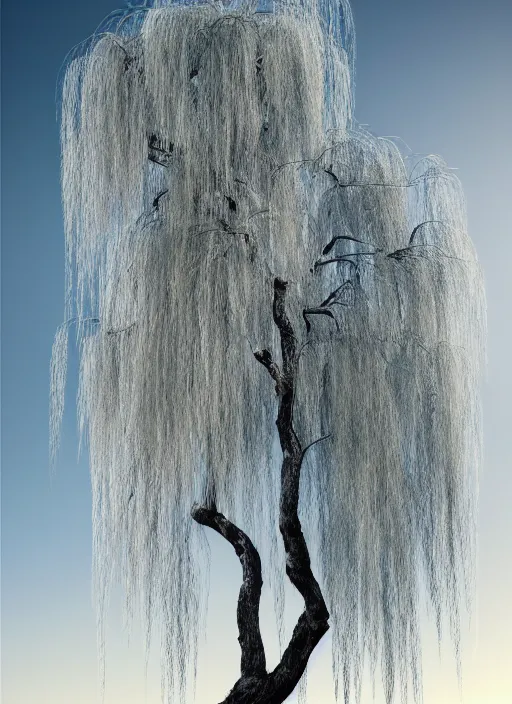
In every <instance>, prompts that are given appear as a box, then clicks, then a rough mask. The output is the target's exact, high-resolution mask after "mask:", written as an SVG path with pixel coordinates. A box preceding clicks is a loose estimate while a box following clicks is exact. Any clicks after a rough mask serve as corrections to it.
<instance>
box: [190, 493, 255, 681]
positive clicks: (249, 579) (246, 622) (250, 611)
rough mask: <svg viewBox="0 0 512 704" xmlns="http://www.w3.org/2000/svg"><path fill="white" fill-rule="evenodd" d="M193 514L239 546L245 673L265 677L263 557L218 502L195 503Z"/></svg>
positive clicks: (240, 639) (240, 624) (239, 619)
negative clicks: (217, 507)
mask: <svg viewBox="0 0 512 704" xmlns="http://www.w3.org/2000/svg"><path fill="white" fill-rule="evenodd" d="M191 515H192V518H193V519H194V520H195V521H197V523H200V524H201V525H203V526H208V527H209V528H212V529H213V530H214V531H216V532H217V533H219V534H220V535H222V537H223V538H225V539H226V540H227V541H228V542H229V543H230V544H231V545H232V546H233V548H234V549H235V552H236V554H237V556H238V558H239V560H240V564H241V565H242V572H243V582H242V586H241V587H240V593H239V596H238V607H237V612H236V616H237V624H238V632H239V637H238V642H239V643H240V649H241V651H242V657H241V666H240V670H241V675H242V678H246V677H254V676H257V677H261V676H264V675H266V673H267V670H266V662H265V649H264V647H263V641H262V639H261V632H260V623H259V608H260V597H261V587H262V585H263V579H262V576H261V560H260V556H259V554H258V551H257V550H256V548H255V547H254V545H253V544H252V542H251V540H250V538H249V537H248V536H247V535H246V534H245V533H244V532H243V531H242V530H240V528H238V527H237V526H236V525H235V524H234V523H231V521H229V520H228V519H227V518H226V517H225V516H224V515H223V514H222V513H219V512H218V511H217V509H216V508H215V506H212V507H207V506H200V505H199V504H194V505H193V507H192V511H191Z"/></svg>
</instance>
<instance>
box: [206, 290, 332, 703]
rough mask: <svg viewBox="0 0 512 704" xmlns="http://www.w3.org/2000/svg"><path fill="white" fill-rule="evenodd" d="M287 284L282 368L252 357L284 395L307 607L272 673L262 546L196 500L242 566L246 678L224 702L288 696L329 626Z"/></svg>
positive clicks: (290, 514)
mask: <svg viewBox="0 0 512 704" xmlns="http://www.w3.org/2000/svg"><path fill="white" fill-rule="evenodd" d="M286 288H287V284H286V282H284V281H281V280H280V279H275V280H274V302H273V318H274V323H275V325H276V327H277V328H278V330H279V334H280V338H281V360H282V362H281V367H280V366H279V365H278V364H277V363H276V362H275V361H274V360H273V358H272V354H271V353H270V352H269V350H262V351H258V352H255V354H254V356H255V357H256V359H257V360H258V362H260V364H262V365H263V366H264V367H265V368H266V369H267V371H268V372H269V374H270V376H271V377H272V379H273V380H274V381H275V383H276V394H277V396H278V400H279V408H278V414H277V420H276V425H277V430H278V433H279V442H280V444H281V450H282V452H283V462H282V466H281V495H280V505H279V529H280V531H281V535H282V538H283V542H284V547H285V551H286V574H287V575H288V577H289V579H290V581H291V583H292V584H293V585H294V586H295V588H296V589H297V590H298V591H299V592H300V594H301V595H302V597H303V599H304V611H303V613H302V614H301V616H300V617H299V619H298V621H297V625H296V626H295V629H294V631H293V634H292V637H291V639H290V642H289V644H288V647H287V648H286V650H285V651H284V653H283V656H282V658H281V662H280V663H279V664H278V665H277V667H276V668H275V669H274V670H273V671H272V672H270V673H267V671H266V667H265V651H264V647H263V642H262V640H261V633H260V626H259V603H260V596H261V587H262V583H263V582H262V575H261V562H260V557H259V554H258V551H257V550H256V548H255V547H254V545H253V544H252V542H251V541H250V539H249V538H248V536H247V535H246V534H245V533H244V532H243V531H241V530H240V529H239V528H237V526H235V525H234V524H233V523H231V522H230V521H229V520H228V519H227V518H226V517H225V516H223V515H222V514H221V513H219V512H218V511H217V509H216V507H215V505H214V504H213V503H212V505H210V506H198V505H194V507H193V509H192V517H193V518H194V519H195V520H196V521H197V522H198V523H200V524H202V525H205V526H208V527H210V528H212V529H213V530H216V531H217V532H218V533H220V535H222V536H223V537H224V538H225V539H226V540H227V541H228V542H229V543H231V545H232V546H233V547H234V549H235V552H236V554H237V555H238V557H239V559H240V562H241V565H242V570H243V582H242V586H241V588H240V594H239V597H238V608H237V622H238V631H239V637H238V641H239V643H240V648H241V667H240V672H241V676H240V679H239V680H238V681H237V682H236V683H235V685H234V687H233V688H232V689H231V691H230V692H229V694H228V696H227V697H226V698H225V699H224V701H223V702H222V704H281V702H284V701H285V699H286V698H287V697H288V696H289V695H290V694H291V693H292V692H293V690H294V689H295V687H296V685H297V684H298V682H299V680H300V678H301V676H302V674H303V673H304V670H305V669H306V666H307V663H308V660H309V657H310V655H311V653H312V652H313V650H314V649H315V647H316V645H317V644H318V643H319V641H320V639H321V638H322V636H323V635H324V634H325V633H326V632H327V631H328V630H329V624H328V620H329V612H328V610H327V606H326V604H325V601H324V598H323V596H322V592H321V590H320V586H319V584H318V582H317V581H316V579H315V577H314V575H313V572H312V570H311V561H310V558H309V552H308V547H307V545H306V540H305V538H304V534H303V533H302V527H301V524H300V520H299V515H298V507H299V484H300V471H301V467H302V460H303V458H304V455H305V452H306V451H307V449H308V447H306V448H303V447H302V445H301V443H300V440H299V438H298V437H297V435H296V433H295V430H294V427H293V399H294V393H295V376H296V371H297V344H296V337H295V335H294V332H293V328H292V325H291V323H290V320H289V318H288V316H287V313H286ZM322 439H323V438H320V440H322Z"/></svg>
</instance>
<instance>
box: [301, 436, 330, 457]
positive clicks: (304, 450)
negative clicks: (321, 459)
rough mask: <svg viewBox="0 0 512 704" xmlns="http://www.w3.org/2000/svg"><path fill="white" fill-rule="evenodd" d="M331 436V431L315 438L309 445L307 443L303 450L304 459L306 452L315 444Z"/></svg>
mask: <svg viewBox="0 0 512 704" xmlns="http://www.w3.org/2000/svg"><path fill="white" fill-rule="evenodd" d="M330 437H331V433H328V434H327V435H322V437H321V438H317V439H316V440H313V442H310V443H309V445H306V447H305V448H304V449H303V450H302V459H304V457H305V455H306V452H307V451H308V450H309V449H310V448H312V447H313V446H314V445H317V444H318V443H319V442H322V440H327V438H330Z"/></svg>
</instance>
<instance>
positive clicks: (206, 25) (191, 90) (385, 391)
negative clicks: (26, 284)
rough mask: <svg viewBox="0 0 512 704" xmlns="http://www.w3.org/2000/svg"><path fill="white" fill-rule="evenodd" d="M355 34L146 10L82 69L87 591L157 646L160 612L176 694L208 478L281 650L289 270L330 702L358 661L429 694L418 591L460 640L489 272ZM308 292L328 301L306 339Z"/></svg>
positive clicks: (76, 296) (72, 160) (100, 39)
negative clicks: (279, 426) (404, 130)
mask: <svg viewBox="0 0 512 704" xmlns="http://www.w3.org/2000/svg"><path fill="white" fill-rule="evenodd" d="M265 10H272V11H265ZM353 49H354V37H353V27H352V20H351V15H350V9H349V7H348V6H347V5H346V4H345V2H341V3H340V2H336V1H335V0H314V1H311V2H305V0H304V2H301V1H300V0H286V1H285V0H281V1H280V2H275V3H270V2H267V3H260V4H259V5H258V3H255V2H252V3H251V2H247V1H242V0H240V2H233V3H232V4H231V5H226V4H225V3H221V2H212V3H208V4H200V3H195V2H187V3H180V4H172V3H155V4H154V5H153V6H152V7H144V8H136V9H132V10H129V11H125V12H123V13H117V14H114V15H113V16H111V17H110V18H109V19H108V20H107V21H106V22H105V23H104V25H103V27H102V28H101V31H98V33H97V34H96V35H95V36H94V37H93V38H92V39H91V40H89V42H88V43H86V44H85V45H84V46H83V47H81V48H80V49H77V50H76V51H75V52H73V53H72V55H71V56H70V59H69V61H68V64H67V70H66V74H65V78H64V81H63V88H62V90H63V97H62V154H63V156H62V184H63V200H64V217H65V226H66V242H67V281H68V283H67V293H66V301H67V302H66V320H70V319H72V318H76V320H77V323H78V324H77V331H78V348H79V352H80V387H79V398H78V410H79V423H80V426H81V428H82V432H83V434H84V436H85V437H86V439H87V442H88V448H89V453H90V467H91V475H92V488H93V502H94V506H93V518H94V578H95V579H94V582H95V593H96V597H97V601H98V606H99V614H100V624H101V622H102V619H103V616H104V609H105V606H106V603H107V600H108V593H109V588H110V586H111V584H112V581H113V580H114V579H117V578H121V579H122V581H123V583H124V585H125V588H126V593H127V600H128V605H129V610H130V611H131V610H132V609H133V608H134V607H135V606H137V604H140V607H141V609H142V613H143V616H144V619H145V623H146V632H147V637H148V640H149V637H150V632H151V624H152V623H153V622H154V620H155V619H156V620H160V622H162V624H163V626H162V632H163V646H162V647H163V651H162V652H163V662H164V678H165V687H166V690H167V692H168V697H169V701H174V702H176V701H185V696H186V695H185V692H187V691H190V690H188V689H187V687H188V686H189V685H191V684H193V680H194V675H195V667H196V652H197V635H198V632H199V630H200V628H201V627H202V624H203V623H204V613H205V599H206V596H207V583H208V581H207V574H206V571H205V562H206V557H207V556H206V555H205V552H204V551H205V544H204V542H203V541H204V535H203V533H202V532H201V530H200V529H199V527H198V526H197V525H196V524H195V523H194V522H193V521H192V520H191V518H190V514H189V512H190V508H191V506H192V504H193V503H194V502H195V501H201V500H204V499H205V497H206V496H207V495H208V494H209V493H211V492H212V491H215V495H216V499H217V505H218V507H219V510H221V511H223V512H224V513H225V514H226V515H228V516H229V518H230V519H231V520H232V521H234V522H235V523H237V524H238V525H240V526H241V527H243V529H244V530H246V531H247V532H248V533H249V535H251V537H253V538H254V541H255V544H256V545H257V546H258V547H259V549H260V551H261V552H262V557H263V564H264V569H265V572H264V575H265V578H268V579H269V581H270V585H271V588H272V591H273V595H274V604H275V610H276V616H277V619H278V626H279V632H280V639H281V643H282V645H284V644H285V641H284V640H283V639H284V635H285V632H284V624H283V611H284V601H283V599H284V597H283V594H284V592H283V583H284V578H285V577H284V553H283V549H282V547H281V542H280V539H279V535H278V528H277V511H278V488H279V487H278V483H279V461H280V452H279V448H278V444H277V438H276V429H275V415H276V403H275V397H274V392H273V388H272V383H271V382H270V380H269V378H268V374H266V372H265V370H264V369H263V368H262V367H261V366H260V365H259V364H258V363H257V362H256V361H255V359H254V357H253V352H254V351H255V350H256V349H263V348H269V349H271V350H272V351H273V354H274V356H276V357H278V341H277V338H276V333H275V331H274V328H273V324H272V317H271V304H272V281H273V278H274V277H275V276H279V277H281V278H283V279H285V280H287V281H288V282H290V287H289V290H290V298H291V300H290V305H291V315H292V317H293V320H294V326H295V330H296V332H297V335H299V336H300V343H301V345H302V352H301V357H300V362H299V386H300V388H299V391H298V393H297V398H296V402H295V413H296V425H297V429H298V432H299V435H300V437H301V439H302V441H303V443H304V444H307V443H308V442H311V441H312V440H314V439H316V438H318V437H320V436H322V435H326V434H328V433H330V434H331V437H330V438H329V439H328V440H326V441H324V442H322V443H319V444H317V445H315V447H314V448H311V450H310V451H309V453H308V459H307V462H306V463H305V466H304V469H303V481H302V488H301V506H302V509H301V510H302V518H303V521H304V525H305V532H306V535H307V537H308V540H309V543H310V546H311V552H312V553H318V555H319V558H318V563H319V564H318V568H319V570H320V575H319V577H320V583H321V585H322V588H323V592H324V595H325V598H326V602H327V605H328V608H329V609H330V612H331V616H332V618H331V623H332V627H333V670H334V676H335V682H336V690H337V695H338V696H341V691H343V693H344V696H345V700H346V701H347V702H348V701H349V699H350V697H351V696H352V695H353V696H354V698H355V701H357V699H358V696H359V692H360V687H361V673H362V669H363V665H364V662H366V663H367V664H369V666H370V669H371V671H372V672H374V671H375V669H376V668H377V666H379V665H380V667H381V670H382V675H383V680H384V685H385V690H386V696H387V701H388V702H391V700H392V698H393V695H394V690H396V689H397V688H399V689H400V691H401V696H402V700H403V701H404V702H405V701H410V700H411V698H414V700H419V699H420V697H421V668H420V648H419V625H418V608H419V594H420V592H421V588H422V586H423V587H424V588H425V590H426V593H427V595H428V597H429V599H430V601H431V603H432V605H433V608H434V613H435V615H436V619H437V622H438V626H439V629H440V628H441V623H442V620H443V612H445V613H447V614H448V615H449V619H450V627H451V632H452V635H453V637H454V640H455V643H456V645H457V643H458V628H459V626H458V624H459V612H458V608H459V606H458V605H459V594H460V592H461V589H464V588H465V587H468V585H469V586H470V585H471V569H472V562H471V558H472V552H473V535H474V495H475V482H476V474H477V469H478V464H479V460H480V431H479V407H478V380H479V374H480V368H481V364H482V347H483V342H482V340H483V331H484V327H485V320H484V318H485V311H484V301H483V293H482V281H481V276H480V272H479V269H478V265H477V262H476V257H475V254H474V252H473V248H472V246H471V243H470V240H469V239H468V236H467V234H466V221H465V214H464V201H463V196H462V193H461V190H460V184H459V182H458V180H457V179H456V178H455V176H454V175H453V174H452V173H451V172H450V171H449V170H448V169H447V168H446V166H445V165H444V164H443V162H442V161H441V160H440V159H439V158H438V157H434V156H430V157H427V158H425V159H422V160H420V161H418V162H417V163H416V164H415V165H414V168H409V167H408V166H407V164H408V160H407V159H405V160H404V158H403V157H402V156H401V154H400V152H399V150H398V149H397V147H396V146H395V145H394V144H393V143H392V141H390V140H386V139H379V138H376V137H374V136H373V135H371V134H369V133H368V132H365V131H364V130H362V129H361V128H358V127H357V125H355V124H354V121H353V119H352V98H351V83H350V77H351V75H353V66H352V62H353ZM148 157H149V158H148ZM335 238H338V239H335ZM329 243H331V244H332V246H331V248H330V250H329V251H328V252H326V253H325V254H323V251H324V249H325V248H326V246H327V245H328V244H329ZM330 259H335V260H337V261H333V262H331V263H327V262H328V260H330ZM334 292H336V294H335V295H332V294H333V293H334ZM322 304H323V305H322ZM305 308H306V309H317V312H316V313H315V312H313V313H311V314H310V315H307V316H306V318H307V320H308V325H309V327H310V331H309V332H307V330H306V325H305V319H304V317H303V315H302V311H303V310H304V309H305ZM320 308H323V310H324V312H325V311H329V313H330V315H325V314H322V315H320V314H319V313H318V309H320ZM67 327H68V326H67V325H66V324H65V325H64V326H63V327H62V328H61V329H60V332H59V333H58V335H57V338H56V343H55V346H54V353H53V362H52V419H51V423H52V426H51V427H52V431H51V437H52V452H55V450H56V446H57V440H58V434H59V427H60V422H61V419H62V413H63V398H64V385H65V373H66V347H67ZM100 632H101V625H100ZM304 696H305V687H303V688H302V690H301V700H302V699H303V697H304Z"/></svg>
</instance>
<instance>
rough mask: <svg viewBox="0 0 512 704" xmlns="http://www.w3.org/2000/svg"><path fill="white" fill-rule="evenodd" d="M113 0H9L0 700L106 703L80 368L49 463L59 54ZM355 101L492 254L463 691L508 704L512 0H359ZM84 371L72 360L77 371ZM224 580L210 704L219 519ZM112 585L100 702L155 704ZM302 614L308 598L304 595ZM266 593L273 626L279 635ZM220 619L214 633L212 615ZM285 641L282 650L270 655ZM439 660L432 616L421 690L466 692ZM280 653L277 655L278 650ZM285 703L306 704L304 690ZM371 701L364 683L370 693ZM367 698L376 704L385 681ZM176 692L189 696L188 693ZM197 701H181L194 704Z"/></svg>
mask: <svg viewBox="0 0 512 704" xmlns="http://www.w3.org/2000/svg"><path fill="white" fill-rule="evenodd" d="M118 6H119V5H118V3H117V2H116V0H88V2H87V3H85V2H84V3H79V2H75V1H72V0H67V1H66V2H65V1H64V0H47V2H35V0H25V2H23V3H22V2H19V1H16V0H4V2H3V8H2V16H3V22H2V156H3V158H2V255H3V256H2V343H3V344H2V431H3V432H2V435H3V438H2V440H3V442H2V694H3V698H2V701H3V703H4V704H95V703H96V702H97V701H98V699H97V692H98V677H97V664H96V645H95V616H94V612H93V610H92V606H91V598H90V563H91V517H90V508H91V497H90V486H89V477H88V471H87V464H86V462H85V461H84V460H81V461H80V462H79V463H78V464H77V462H76V451H77V443H76V432H75V418H74V414H73V412H72V404H73V395H74V390H75V384H74V382H72V383H70V384H69V389H68V395H67V408H68V412H67V414H66V418H65V423H64V438H63V448H62V451H61V454H60V460H59V463H58V469H57V474H56V476H55V477H54V478H53V479H51V478H50V474H49V469H48V461H47V456H48V455H47V446H48V367H49V358H50V351H51V345H52V339H53V335H54V332H55V329H56V327H57V325H58V324H59V323H60V322H61V318H62V310H63V289H64V281H63V265H64V246H63V232H62V224H61V207H60V193H59V145H58V130H57V126H56V119H55V112H56V110H55V83H56V79H57V74H58V71H59V67H60V65H61V62H62V60H63V58H64V56H65V54H66V52H67V51H68V50H69V49H70V48H71V47H73V46H74V45H75V44H76V43H77V42H79V41H80V40H82V39H84V38H85V37H87V36H88V35H89V34H90V33H91V32H92V31H93V30H94V29H95V27H96V26H97V24H98V23H99V22H100V20H101V19H102V18H103V17H104V16H105V15H106V14H107V13H108V12H110V11H111V10H114V9H116V8H117V7H118ZM352 6H353V11H354V15H355V21H356V31H357V42H358V54H357V79H356V116H357V118H358V120H359V121H360V122H362V123H366V124H368V125H369V127H370V129H371V130H372V131H373V132H375V133H377V134H380V135H398V136H400V137H402V138H403V139H404V140H405V142H406V143H407V144H408V145H409V146H410V147H411V149H412V150H413V151H414V152H418V153H425V154H426V153H432V152H434V153H438V154H441V155H442V156H443V157H444V158H445V159H446V161H447V162H448V164H449V165H450V166H453V167H458V168H459V176H460V178H461V180H462V183H463V186H464V188H465V192H466V197H467V202H468V212H469V223H470V233H471V234H472V237H473V239H474V241H475V243H476V247H477V250H478V252H479V257H480V260H481V263H482V266H483V269H484V273H485V277H486V283H487V295H488V307H489V366H488V375H487V380H486V383H485V392H484V414H485V415H484V417H485V465H484V470H483V475H482V480H481V492H480V513H479V531H480V543H479V546H480V547H479V557H478V599H477V603H476V604H475V610H474V618H473V621H472V628H471V630H470V632H469V634H468V635H467V638H466V645H465V648H464V654H463V655H464V659H463V685H462V694H463V701H464V702H465V704H510V703H511V702H512V674H511V673H512V638H511V635H510V634H511V633H512V616H511V613H512V609H511V606H510V601H511V595H512V559H511V553H512V548H511V542H512V510H511V506H512V461H511V460H512V438H511V434H512V431H511V428H512V423H511V421H512V414H511V402H510V399H511V397H512V374H511V363H510V359H511V353H510V349H511V345H512V333H511V323H510V320H511V314H510V305H511V303H512V295H511V293H512V275H511V267H512V239H511V235H512V232H511V224H510V223H511V216H510V213H511V205H512V188H511V186H512V179H511V174H510V168H511V166H510V165H511V164H512V149H511V147H512V138H511V134H510V119H511V118H510V116H511V114H512V84H511V80H510V73H511V69H512V3H511V2H510V0H488V1H487V2H486V3H482V2H480V1H477V0H430V1H429V2H425V1H424V0H393V1H392V2H384V0H353V3H352ZM71 372H72V374H71V378H73V369H72V370H71ZM209 538H210V543H211V545H212V566H213V567H212V582H211V597H210V617H209V624H210V627H209V630H208V635H207V643H206V645H205V646H204V647H202V649H201V655H200V661H199V676H198V694H199V696H198V699H197V701H198V702H200V704H215V702H217V701H220V700H221V699H222V698H223V696H224V695H225V694H226V693H227V691H228V689H229V688H230V686H231V685H232V684H233V683H234V681H235V679H236V677H237V672H238V644H237V642H236V636H237V633H236V622H235V608H236V598H237V593H238V588H239V584H240V576H241V573H240V568H239V564H238V561H237V560H236V557H235V555H234V554H233V552H232V550H231V548H230V546H228V545H227V544H224V541H222V540H221V539H220V538H218V537H217V536H216V535H215V534H213V533H212V532H211V531H210V535H209ZM116 603H117V600H116V599H114V607H113V609H112V617H111V619H110V621H109V634H108V638H109V645H108V650H107V685H106V694H105V704H144V703H146V704H157V703H158V702H160V679H159V671H158V653H156V655H155V654H153V655H152V657H151V658H150V661H149V666H148V678H147V685H146V684H145V679H144V657H143V652H142V647H141V637H140V633H139V632H138V630H137V628H136V627H135V628H134V629H133V632H132V637H131V641H130V645H129V646H128V645H127V634H126V632H125V631H123V626H122V620H121V610H120V609H119V608H117V606H116ZM294 606H295V607H296V609H295V611H293V613H291V614H290V616H291V620H290V627H292V626H293V623H294V618H293V616H294V614H295V613H298V608H299V606H300V602H299V601H298V600H296V602H295V603H294ZM267 607H268V603H267V602H266V599H265V598H264V601H263V613H264V618H263V629H264V637H265V638H266V639H267V640H268V642H269V644H272V643H273V619H272V612H271V611H270V609H269V608H267ZM216 628H217V629H218V631H217V632H214V631H215V629H216ZM328 643H329V636H327V637H326V638H325V639H324V641H323V642H322V644H321V646H320V648H319V649H318V650H317V651H316V652H315V654H314V657H313V658H312V663H311V666H310V678H309V685H308V695H309V701H310V704H332V703H333V702H334V696H333V693H332V688H331V677H330V655H329V647H328ZM275 657H277V653H276V651H275V650H274V651H273V654H272V651H271V657H270V658H269V659H270V660H271V661H272V659H273V658H275ZM441 657H442V659H441V662H440V660H439V655H438V649H437V644H436V642H435V637H434V634H433V631H432V628H429V627H427V628H426V632H425V658H424V684H425V704H456V703H457V702H458V701H460V699H459V690H458V684H457V678H456V675H455V669H454V661H453V657H452V655H451V653H450V649H449V646H448V644H447V643H446V644H445V643H444V642H443V645H442V647H441ZM269 665H272V662H270V663H269ZM290 701H296V696H294V697H292V698H291V699H290ZM369 701H371V690H369V689H367V690H365V694H364V696H363V704H366V703H367V702H369ZM375 701H376V702H377V704H381V702H382V701H383V699H382V694H381V692H380V689H379V687H377V690H376V698H375ZM180 704H181V703H180ZM186 704H189V703H188V702H187V703H186Z"/></svg>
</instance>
